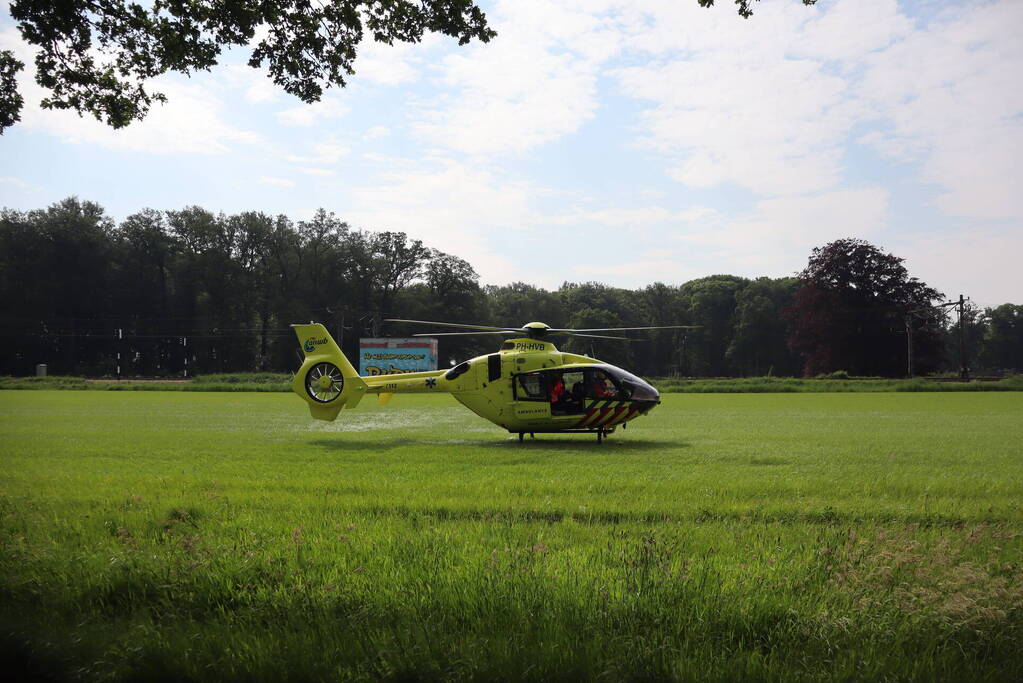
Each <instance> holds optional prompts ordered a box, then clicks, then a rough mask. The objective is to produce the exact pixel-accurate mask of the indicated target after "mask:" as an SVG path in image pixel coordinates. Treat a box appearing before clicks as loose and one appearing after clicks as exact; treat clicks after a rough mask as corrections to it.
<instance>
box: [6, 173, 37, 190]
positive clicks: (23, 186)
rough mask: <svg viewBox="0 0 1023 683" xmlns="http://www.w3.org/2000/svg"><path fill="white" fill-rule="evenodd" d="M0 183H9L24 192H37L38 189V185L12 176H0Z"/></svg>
mask: <svg viewBox="0 0 1023 683" xmlns="http://www.w3.org/2000/svg"><path fill="white" fill-rule="evenodd" d="M0 185H10V186H12V187H15V188H17V189H19V190H23V191H25V192H38V191H39V190H40V188H39V187H36V186H35V185H32V184H30V183H26V182H25V181H24V180H22V179H20V178H15V177H13V176H4V177H0Z"/></svg>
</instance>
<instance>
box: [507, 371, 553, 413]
mask: <svg viewBox="0 0 1023 683" xmlns="http://www.w3.org/2000/svg"><path fill="white" fill-rule="evenodd" d="M512 386H513V387H514V399H515V402H514V406H515V408H514V410H515V417H517V418H519V419H520V420H526V421H534V420H546V419H548V418H550V416H551V403H550V394H549V389H548V387H547V373H546V372H543V371H537V372H523V373H520V374H518V375H515V381H514V383H513V384H512Z"/></svg>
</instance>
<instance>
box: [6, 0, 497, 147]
mask: <svg viewBox="0 0 1023 683" xmlns="http://www.w3.org/2000/svg"><path fill="white" fill-rule="evenodd" d="M10 11H11V16H12V17H13V18H14V19H15V20H16V21H17V22H18V29H19V31H20V32H21V36H22V38H23V39H24V40H25V41H26V42H27V43H29V44H30V45H32V46H34V47H36V48H38V53H37V55H36V58H35V62H36V80H37V82H38V83H39V85H41V86H42V87H43V88H45V89H47V90H48V91H49V92H50V93H51V94H50V96H49V97H47V98H46V99H45V100H43V102H42V106H43V107H46V108H55V109H73V110H75V111H77V112H78V113H79V114H85V113H88V114H91V115H93V116H95V117H96V118H97V119H99V120H101V121H104V122H106V123H107V124H109V125H111V126H113V127H114V128H120V127H122V126H126V125H128V124H129V123H131V122H132V121H134V120H138V119H142V118H144V117H145V115H146V113H147V111H148V110H149V107H150V105H151V104H152V103H153V102H154V101H162V100H164V99H166V98H165V97H164V96H163V95H162V94H160V93H155V92H151V91H150V90H148V89H147V86H148V82H149V81H150V80H152V79H153V78H155V77H156V76H159V75H160V74H163V73H166V72H168V71H175V72H178V73H184V74H189V73H192V72H193V71H206V70H209V69H211V68H212V67H213V66H215V65H216V64H217V62H218V60H219V59H220V56H221V53H222V52H223V51H224V50H225V49H226V48H230V47H232V46H246V45H249V46H251V48H252V50H251V55H250V57H249V66H251V67H253V68H263V67H265V68H266V70H267V71H268V72H269V76H270V78H271V80H273V82H274V83H275V84H277V85H279V86H280V87H281V88H283V89H284V90H285V91H286V92H288V93H290V94H292V95H294V96H295V97H298V98H299V99H301V100H302V101H304V102H315V101H317V100H319V99H320V97H321V96H322V94H323V90H324V89H325V88H329V87H344V85H345V79H346V77H348V76H350V75H352V74H354V73H355V70H354V61H355V57H356V53H357V50H358V47H359V44H360V43H361V41H362V40H363V37H364V36H366V35H367V34H368V35H369V36H372V38H373V40H375V41H377V42H381V43H387V44H392V43H394V41H401V42H409V43H414V42H419V41H420V40H422V37H423V35H424V34H425V33H428V32H435V33H442V34H445V35H448V36H451V37H453V38H456V39H457V40H458V42H459V44H465V43H468V42H469V41H470V40H472V39H477V40H481V41H483V42H487V41H489V40H490V39H491V38H493V37H494V36H495V35H496V34H495V33H494V32H493V31H492V30H491V29H490V28H489V27H488V26H487V20H486V16H485V15H484V14H483V12H482V11H481V10H480V9H479V8H478V7H477V6H476V5H475V4H474V3H473V2H471V1H470V0H418V1H413V0H332V1H327V2H309V0H262V1H260V2H253V1H252V0H200V1H198V2H179V1H177V0H156V1H155V2H153V3H142V4H139V3H136V2H130V1H129V0H63V1H62V2H52V1H50V0H12V2H11V4H10ZM257 32H258V34H257ZM22 67H23V65H22V64H21V63H20V62H18V61H17V60H16V59H14V55H13V54H11V53H9V52H6V53H3V54H0V86H2V88H3V89H2V90H0V132H3V129H4V127H5V126H6V125H10V123H13V122H14V121H17V120H18V112H19V110H20V109H21V100H20V97H19V96H18V93H17V90H16V88H15V84H14V80H13V74H14V73H15V72H17V71H18V70H19V69H21V68H22Z"/></svg>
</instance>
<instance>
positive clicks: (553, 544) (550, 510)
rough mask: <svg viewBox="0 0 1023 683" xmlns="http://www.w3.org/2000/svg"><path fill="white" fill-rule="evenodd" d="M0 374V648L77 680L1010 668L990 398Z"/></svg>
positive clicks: (1013, 639)
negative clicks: (532, 394) (514, 424)
mask: <svg viewBox="0 0 1023 683" xmlns="http://www.w3.org/2000/svg"><path fill="white" fill-rule="evenodd" d="M398 399H401V401H400V402H399V403H398V404H397V405H393V404H394V402H392V405H389V406H388V407H387V408H385V409H382V410H375V409H374V408H373V407H372V406H371V405H367V406H365V407H363V406H360V408H359V409H358V410H355V411H346V412H345V413H344V414H343V415H342V418H341V419H342V420H343V422H338V423H332V424H322V423H313V422H311V421H310V420H309V419H308V418H307V417H306V415H305V410H304V407H303V406H302V405H301V403H300V402H299V401H298V400H297V399H293V397H287V396H274V395H249V396H246V395H239V394H230V395H223V394H210V395H203V394H195V395H184V394H173V393H166V394H140V395H128V394H117V393H114V394H95V393H85V392H30V393H15V392H10V393H3V394H0V464H2V468H0V648H2V649H0V652H2V653H3V656H4V657H5V658H6V659H7V661H8V662H13V663H14V664H13V665H14V666H16V667H19V668H20V669H21V670H22V671H28V672H29V673H30V674H31V675H33V676H36V677H43V676H51V677H53V678H57V679H67V678H78V679H83V680H151V679H155V680H182V679H184V680H210V679H229V680H252V679H261V680H323V679H342V680H344V679H383V680H399V679H400V680H409V679H419V680H431V679H441V678H443V679H461V680H493V679H501V680H551V679H555V680H568V679H571V680H580V679H582V680H597V679H601V680H607V679H610V680H621V679H630V680H635V679H648V680H665V679H667V680H737V679H742V680H835V679H846V680H878V679H886V680H921V681H923V680H927V681H930V680H1018V679H1019V677H1020V675H1021V674H1023V654H1021V647H1020V645H1021V643H1023V536H1021V534H1023V509H1021V504H1020V501H1021V500H1023V476H1021V475H1023V466H1021V462H1020V458H1021V448H1020V443H1023V424H1021V421H1020V420H1019V419H1018V417H1019V414H1020V413H1021V411H1023V396H1020V395H1019V394H969V395H967V394H927V395H909V394H899V395H897V394H877V395H857V394H851V395H842V394H835V395H798V394H797V395H774V396H771V395H765V396H728V395H725V396H709V395H708V396H683V395H679V396H666V397H665V403H664V405H662V406H661V407H660V408H658V409H657V410H655V411H654V412H653V413H651V415H650V416H649V417H647V418H643V419H641V420H639V421H637V422H636V423H634V425H633V426H632V427H630V429H629V431H628V432H626V433H625V434H615V435H613V436H612V438H611V440H610V441H608V442H606V443H605V444H602V445H599V446H598V445H597V444H596V443H595V442H591V441H590V440H588V439H586V440H582V439H580V438H578V437H564V436H563V437H546V438H543V439H537V440H536V441H533V442H528V441H527V442H526V443H524V444H519V443H518V442H517V440H508V439H507V438H506V437H507V435H506V434H503V433H502V432H500V431H499V430H497V429H491V428H490V427H488V426H486V425H485V423H481V422H477V421H476V420H477V418H475V417H473V416H472V415H469V414H467V413H465V412H463V411H462V409H461V408H459V407H457V406H454V405H452V403H453V402H451V401H450V399H446V398H443V397H410V398H406V397H397V398H396V399H395V400H396V401H397V400H398Z"/></svg>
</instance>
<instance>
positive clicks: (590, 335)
mask: <svg viewBox="0 0 1023 683" xmlns="http://www.w3.org/2000/svg"><path fill="white" fill-rule="evenodd" d="M561 333H562V334H566V335H568V336H570V337H590V338H591V339H619V340H621V341H645V340H643V339H633V338H632V337H609V336H608V335H606V334H579V333H578V332H567V331H562V332H561Z"/></svg>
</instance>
